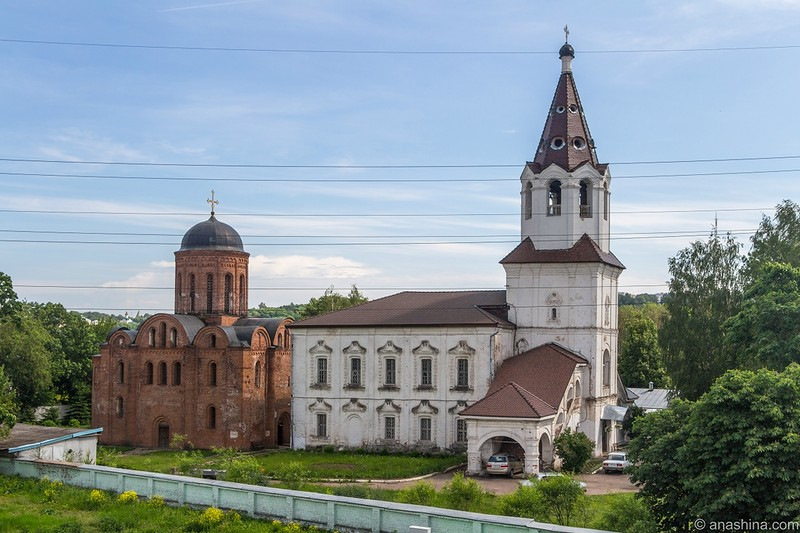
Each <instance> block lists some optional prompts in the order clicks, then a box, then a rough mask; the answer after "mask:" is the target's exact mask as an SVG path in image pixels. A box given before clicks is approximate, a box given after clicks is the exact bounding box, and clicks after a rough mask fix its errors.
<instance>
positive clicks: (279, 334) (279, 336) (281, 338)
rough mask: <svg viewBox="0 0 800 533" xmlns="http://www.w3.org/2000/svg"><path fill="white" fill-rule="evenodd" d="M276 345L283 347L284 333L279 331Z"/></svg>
mask: <svg viewBox="0 0 800 533" xmlns="http://www.w3.org/2000/svg"><path fill="white" fill-rule="evenodd" d="M275 346H278V347H280V348H283V333H278V342H276V343H275Z"/></svg>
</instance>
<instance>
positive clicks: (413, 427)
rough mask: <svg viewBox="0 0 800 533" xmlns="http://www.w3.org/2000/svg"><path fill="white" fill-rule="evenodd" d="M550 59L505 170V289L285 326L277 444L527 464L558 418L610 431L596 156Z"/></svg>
mask: <svg viewBox="0 0 800 533" xmlns="http://www.w3.org/2000/svg"><path fill="white" fill-rule="evenodd" d="M559 55H560V57H561V63H562V69H561V76H560V78H559V80H558V85H557V87H556V91H555V96H554V97H553V101H552V104H551V105H550V109H549V111H548V114H547V120H546V122H545V126H544V131H543V133H542V138H541V140H540V142H539V144H538V147H537V150H536V155H535V156H534V158H533V161H532V162H528V163H527V164H526V165H525V167H524V169H523V171H522V175H521V177H520V181H521V242H520V244H519V245H518V246H517V247H516V248H514V250H512V251H511V252H510V253H509V254H508V255H507V256H506V257H505V258H503V259H502V260H501V261H500V264H501V265H502V266H503V268H504V269H505V272H506V288H505V290H496V291H458V292H452V291H443V292H402V293H399V294H395V295H392V296H388V297H385V298H380V299H378V300H373V301H370V302H367V303H365V304H362V305H360V306H357V307H352V308H349V309H344V310H341V311H335V312H332V313H329V314H325V315H320V316H316V317H313V318H310V319H307V320H303V321H300V322H296V323H294V324H292V326H291V331H292V334H293V356H292V394H293V399H292V445H293V447H294V448H301V449H302V448H309V447H318V446H333V447H337V448H338V447H367V448H376V447H377V448H381V447H386V448H390V449H436V448H439V449H462V450H466V451H467V456H468V471H469V472H471V473H477V472H479V471H480V470H481V468H482V466H483V463H484V461H485V460H486V459H487V458H488V456H489V455H491V454H492V453H495V452H497V451H501V450H502V451H514V452H516V453H517V454H519V455H520V456H522V457H524V460H525V471H526V472H527V473H535V472H537V471H539V470H540V469H541V468H546V467H548V466H550V465H551V464H552V462H553V439H554V438H555V437H556V436H557V435H558V434H559V433H560V432H562V431H564V430H565V429H567V428H569V429H572V430H573V431H582V432H583V433H585V434H586V435H588V436H589V438H590V439H591V440H593V441H594V442H595V443H596V447H595V453H596V454H601V453H603V452H605V451H608V450H610V449H613V446H614V445H615V444H616V442H617V441H618V440H619V439H620V436H621V432H620V431H618V428H617V425H616V423H615V419H617V418H618V412H619V409H615V407H616V406H617V405H618V403H620V400H619V398H620V397H619V395H620V394H623V393H624V391H623V390H622V388H621V386H620V385H619V382H618V379H617V335H618V324H617V281H618V278H619V275H620V274H621V273H622V270H623V269H624V268H625V267H624V266H623V265H622V263H621V262H620V261H619V260H618V259H617V258H616V257H615V256H614V254H612V253H611V251H610V249H609V244H610V233H609V227H610V225H609V218H610V184H611V175H610V174H609V171H608V165H606V164H602V163H599V162H598V160H597V154H596V153H595V149H594V146H595V145H594V141H593V140H592V137H591V135H590V133H589V128H588V125H587V123H586V118H585V116H584V110H583V107H582V106H581V101H580V98H579V97H578V91H577V89H576V86H575V80H574V78H573V75H572V68H571V64H572V60H573V58H574V50H573V48H572V46H570V45H569V44H564V46H563V47H561V50H560V51H559Z"/></svg>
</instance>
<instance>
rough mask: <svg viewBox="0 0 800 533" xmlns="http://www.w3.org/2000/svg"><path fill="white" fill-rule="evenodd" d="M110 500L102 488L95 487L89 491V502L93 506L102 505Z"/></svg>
mask: <svg viewBox="0 0 800 533" xmlns="http://www.w3.org/2000/svg"><path fill="white" fill-rule="evenodd" d="M107 501H108V496H106V493H105V492H103V491H102V490H97V489H94V490H93V491H92V492H90V493H89V503H91V504H92V505H93V506H95V507H96V506H100V505H102V504H104V503H106V502H107Z"/></svg>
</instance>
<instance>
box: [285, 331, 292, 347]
mask: <svg viewBox="0 0 800 533" xmlns="http://www.w3.org/2000/svg"><path fill="white" fill-rule="evenodd" d="M291 346H292V342H291V339H290V338H289V332H288V331H287V332H286V333H285V334H284V335H283V347H284V348H286V349H289V348H290V347H291Z"/></svg>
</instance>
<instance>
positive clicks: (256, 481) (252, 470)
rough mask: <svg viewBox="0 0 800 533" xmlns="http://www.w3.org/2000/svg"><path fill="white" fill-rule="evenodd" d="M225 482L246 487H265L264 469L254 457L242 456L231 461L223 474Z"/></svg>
mask: <svg viewBox="0 0 800 533" xmlns="http://www.w3.org/2000/svg"><path fill="white" fill-rule="evenodd" d="M225 480H226V481H233V482H235V483H247V484H248V485H265V484H266V479H265V476H264V469H263V468H261V465H259V464H258V461H257V460H256V458H255V457H252V456H249V455H242V456H239V457H235V458H234V459H232V460H231V461H230V462H229V463H228V465H227V469H226V472H225Z"/></svg>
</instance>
